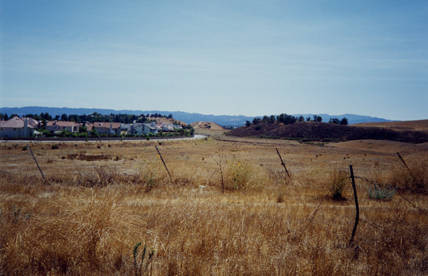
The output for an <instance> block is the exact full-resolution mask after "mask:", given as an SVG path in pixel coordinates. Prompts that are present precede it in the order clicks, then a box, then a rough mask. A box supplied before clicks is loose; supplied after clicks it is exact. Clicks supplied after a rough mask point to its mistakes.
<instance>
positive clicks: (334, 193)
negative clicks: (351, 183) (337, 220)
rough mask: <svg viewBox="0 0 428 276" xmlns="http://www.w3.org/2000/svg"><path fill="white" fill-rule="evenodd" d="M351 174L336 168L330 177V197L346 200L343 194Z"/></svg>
mask: <svg viewBox="0 0 428 276" xmlns="http://www.w3.org/2000/svg"><path fill="white" fill-rule="evenodd" d="M348 179H349V176H348V174H347V172H345V171H339V170H334V171H333V172H332V173H331V174H330V177H329V179H328V186H329V197H331V198H332V199H333V200H337V201H341V200H346V198H345V197H344V196H343V192H344V190H345V186H346V184H347V183H348Z"/></svg>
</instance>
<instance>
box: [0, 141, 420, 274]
mask: <svg viewBox="0 0 428 276" xmlns="http://www.w3.org/2000/svg"><path fill="white" fill-rule="evenodd" d="M155 145H157V146H158V148H159V150H160V151H161V153H162V154H163V157H164V159H165V162H166V164H167V166H168V168H169V170H170V172H171V174H172V179H169V177H168V175H167V173H166V171H165V169H164V167H163V165H162V162H161V161H160V158H159V156H158V155H157V152H156V149H155V147H154V146H155ZM31 148H32V151H33V152H34V154H35V156H36V158H37V160H38V162H39V164H40V167H41V168H42V170H43V172H44V174H45V175H46V178H47V181H46V182H44V181H42V179H41V176H40V173H39V171H38V169H37V167H36V165H35V163H34V161H33V159H32V157H31V155H30V153H29V150H28V149H26V148H25V144H23V143H14V142H7V143H2V144H1V145H0V174H1V178H0V275H3V274H5V275H8V274H18V275H21V274H50V275H57V274H95V275H105V274H125V275H210V274H213V275H297V274H298V275H302V274H303V275H426V274H427V273H428V254H427V249H428V248H427V246H428V235H427V233H428V216H427V214H428V211H427V208H428V193H427V192H428V173H427V171H426V168H427V166H426V165H427V162H428V144H426V143H425V144H405V143H398V142H385V141H370V140H368V141H352V142H344V143H329V144H323V143H311V144H301V143H298V142H295V141H283V140H263V139H244V138H232V137H223V138H222V140H221V141H219V140H217V139H214V138H212V137H210V138H207V139H203V140H194V141H167V142H165V141H164V142H161V143H159V142H155V141H132V142H120V141H116V142H92V143H85V142H79V143H53V142H52V143H35V144H32V145H31ZM275 148H278V150H279V151H280V152H281V154H282V156H283V158H284V160H285V162H286V165H287V168H288V170H289V171H290V173H291V179H290V178H288V177H287V176H286V174H285V173H284V170H283V168H282V166H281V163H280V161H279V158H278V155H277V153H276V150H275ZM397 151H399V152H400V153H401V155H402V156H403V157H404V159H405V160H406V162H407V163H408V165H409V167H410V169H409V170H407V169H404V167H403V166H402V164H401V163H400V161H399V159H398V158H397V156H396V155H395V153H396V152H397ZM350 164H352V165H353V167H354V171H355V174H356V176H357V177H358V178H357V179H356V183H357V191H358V200H359V205H360V221H359V224H358V228H357V232H356V236H355V239H354V242H353V243H352V244H351V245H350V244H349V239H350V235H351V232H352V229H353V225H354V218H355V207H354V200H353V193H352V186H351V182H350V179H349V177H348V176H349V165H350ZM375 186H376V187H377V188H376V189H377V190H376V191H380V192H379V193H376V194H375V195H374V190H373V189H374V187H375ZM391 187H394V188H395V191H396V192H395V194H394V193H392V194H391V193H389V194H388V192H389V191H390V190H388V189H391ZM223 191H224V192H223ZM338 192H339V193H340V194H341V196H342V197H343V198H344V199H341V200H334V199H333V195H334V193H338ZM376 195H379V196H376ZM382 199H383V200H382ZM140 242H141V246H139V247H137V246H136V245H138V243H140Z"/></svg>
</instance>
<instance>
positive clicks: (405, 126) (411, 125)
mask: <svg viewBox="0 0 428 276" xmlns="http://www.w3.org/2000/svg"><path fill="white" fill-rule="evenodd" d="M355 126H363V127H384V128H390V129H392V130H396V131H412V130H413V131H425V132H428V120H416V121H401V122H400V121H398V122H386V123H365V124H356V125H355Z"/></svg>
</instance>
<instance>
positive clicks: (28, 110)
mask: <svg viewBox="0 0 428 276" xmlns="http://www.w3.org/2000/svg"><path fill="white" fill-rule="evenodd" d="M42 112H48V113H49V114H51V115H53V116H55V115H62V114H64V113H65V114H77V115H82V114H91V113H94V112H97V113H100V114H111V113H113V114H118V113H126V114H136V115H139V114H147V113H160V114H162V115H169V114H172V116H173V117H174V118H175V119H176V120H179V121H182V122H185V123H187V124H191V123H193V122H198V121H202V122H215V123H216V124H219V125H221V126H227V127H240V126H243V125H245V122H246V121H252V120H253V119H254V118H255V117H253V116H244V115H210V114H200V113H188V112H183V111H162V110H127V109H123V110H115V109H100V108H69V107H41V106H25V107H1V108H0V113H7V114H8V115H12V114H17V115H20V116H21V115H26V114H40V113H42ZM313 115H315V114H294V116H303V117H305V118H306V117H312V116H313ZM316 115H319V116H321V117H322V118H323V121H324V122H326V121H328V120H330V118H343V117H346V118H348V121H349V124H357V123H369V122H387V121H388V120H386V119H383V118H377V117H370V116H363V115H355V114H343V115H329V114H316Z"/></svg>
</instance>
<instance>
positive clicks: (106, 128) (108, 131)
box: [92, 122, 120, 135]
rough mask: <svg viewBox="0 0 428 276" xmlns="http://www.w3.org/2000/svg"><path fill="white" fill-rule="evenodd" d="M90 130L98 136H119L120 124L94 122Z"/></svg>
mask: <svg viewBox="0 0 428 276" xmlns="http://www.w3.org/2000/svg"><path fill="white" fill-rule="evenodd" d="M92 128H93V129H94V130H95V131H96V132H97V133H98V134H100V135H120V123H113V122H95V123H93V126H92Z"/></svg>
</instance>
